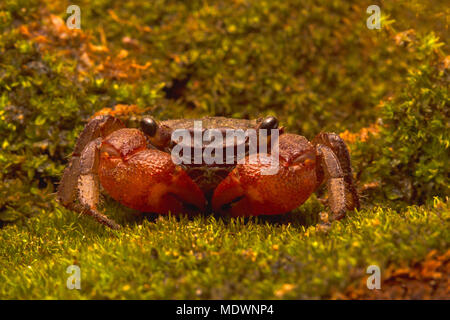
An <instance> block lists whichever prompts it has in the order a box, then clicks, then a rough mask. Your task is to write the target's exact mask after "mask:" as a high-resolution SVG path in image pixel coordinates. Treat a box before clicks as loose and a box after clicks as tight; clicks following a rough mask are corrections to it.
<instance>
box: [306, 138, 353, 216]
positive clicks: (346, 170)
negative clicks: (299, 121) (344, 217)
mask: <svg viewBox="0 0 450 320" xmlns="http://www.w3.org/2000/svg"><path fill="white" fill-rule="evenodd" d="M312 143H313V144H314V145H325V146H327V147H328V148H330V149H331V151H332V152H333V153H334V154H335V155H336V157H337V159H338V161H339V164H340V167H341V169H342V173H343V176H344V181H345V194H346V206H347V210H353V209H355V208H356V209H359V208H360V203H359V197H358V193H357V191H356V186H355V183H354V181H353V173H352V167H351V162H350V153H349V152H348V149H347V146H346V145H345V142H344V140H342V138H341V137H339V135H337V134H335V133H329V132H322V133H319V134H318V135H317V136H316V137H315V138H314V139H313V141H312Z"/></svg>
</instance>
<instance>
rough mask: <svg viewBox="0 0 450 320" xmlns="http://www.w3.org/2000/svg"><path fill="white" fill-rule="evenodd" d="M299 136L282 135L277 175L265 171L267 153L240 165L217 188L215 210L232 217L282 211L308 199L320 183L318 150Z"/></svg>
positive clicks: (250, 158) (214, 202) (248, 159)
mask: <svg viewBox="0 0 450 320" xmlns="http://www.w3.org/2000/svg"><path fill="white" fill-rule="evenodd" d="M297 137H298V136H295V137H294V136H293V135H288V134H285V135H283V136H281V137H280V158H279V159H280V162H279V170H278V173H276V174H272V175H264V174H262V172H263V170H267V169H268V168H269V166H270V161H271V159H270V158H269V157H270V156H268V155H261V154H259V155H253V156H250V157H247V158H246V159H245V160H246V161H245V164H239V165H237V166H236V168H235V169H234V170H233V171H232V172H231V173H230V174H229V175H228V177H227V178H225V179H224V180H223V181H222V182H221V183H220V184H219V186H218V187H217V188H216V190H215V192H214V195H213V198H212V207H213V210H214V211H216V212H221V213H224V214H230V215H231V216H253V215H269V214H281V213H286V212H289V211H291V210H293V209H295V208H296V207H298V206H299V205H301V204H302V203H303V202H305V201H306V200H307V199H308V197H309V196H310V195H311V193H312V192H314V190H315V189H316V188H317V185H318V182H317V177H316V170H315V153H314V149H313V148H312V146H311V145H309V143H306V142H304V141H297V140H298V138H297ZM305 140H306V139H305ZM252 160H253V161H252ZM252 162H253V163H252ZM266 172H267V171H266Z"/></svg>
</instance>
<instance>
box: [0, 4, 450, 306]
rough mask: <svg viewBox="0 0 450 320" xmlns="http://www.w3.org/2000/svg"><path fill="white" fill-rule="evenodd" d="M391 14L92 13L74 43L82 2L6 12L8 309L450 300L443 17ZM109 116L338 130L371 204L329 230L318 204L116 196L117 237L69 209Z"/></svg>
mask: <svg viewBox="0 0 450 320" xmlns="http://www.w3.org/2000/svg"><path fill="white" fill-rule="evenodd" d="M378 2H379V3H378V4H379V5H380V7H381V10H382V28H381V29H380V30H370V29H368V28H367V27H366V19H367V17H368V14H367V13H366V8H367V7H368V6H369V5H372V4H374V3H373V1H369V0H367V1H366V0H363V1H353V2H352V1H312V0H302V1H300V0H285V1H260V0H247V1H243V0H233V1H231V0H230V1H229V0H226V1H224V0H215V1H203V0H201V1H196V0H192V1H184V2H183V1H174V0H161V1H136V0H134V1H127V2H122V1H112V0H95V1H91V0H89V1H87V0H83V1H78V3H77V4H78V5H79V6H80V8H81V30H69V29H68V28H67V27H66V25H65V19H67V17H68V14H66V8H67V6H68V3H67V1H62V0H61V1H55V0H44V1H40V0H39V1H38V0H5V1H1V2H0V147H1V148H0V181H2V184H1V185H0V298H3V299H43V298H49V299H55V298H66V299H79V298H83V299H92V298H94V299H103V298H111V299H122V298H136V299H146V298H149V299H162V298H164V299H182V298H185V299H189V298H192V299H196V298H205V299H217V298H232V299H234V298H246V299H257V298H275V299H289V298H294V299H298V298H371V297H374V298H376V297H384V298H386V297H388V298H449V297H450V293H449V292H448V289H447V291H445V290H444V291H442V290H441V289H440V288H443V287H447V288H448V287H449V286H448V285H447V284H448V282H445V281H446V279H447V280H448V278H449V274H450V270H448V266H449V265H450V263H449V247H450V246H449V244H450V234H449V233H450V231H449V230H450V228H449V219H450V213H449V203H448V198H447V197H448V195H449V185H450V184H449V174H450V173H449V166H448V163H449V146H450V136H449V135H450V121H449V118H450V114H449V112H450V94H449V85H448V84H449V82H450V56H448V55H447V54H446V53H445V51H446V50H448V39H449V36H448V19H447V17H448V6H446V5H445V4H444V2H443V1H439V0H434V1H430V0H427V1H425V0H413V1H411V0H399V1H378ZM97 112H103V113H104V112H109V113H114V114H116V115H117V116H119V117H123V118H126V117H128V116H130V115H136V114H142V113H150V114H151V115H153V116H154V117H155V118H156V119H158V120H165V119H168V118H179V117H186V118H187V117H190V118H192V117H201V116H206V115H208V116H212V115H217V116H228V117H237V118H256V117H262V116H266V115H275V116H277V117H278V118H279V120H280V122H281V124H282V125H283V126H285V128H286V130H287V131H289V132H296V133H300V134H302V135H304V136H306V137H307V138H309V139H311V138H313V137H314V136H315V135H316V134H317V133H318V132H320V131H321V130H324V131H335V132H337V133H340V134H341V136H342V137H343V138H344V139H345V141H346V142H347V143H348V146H349V149H350V151H351V155H352V161H353V168H354V173H355V179H356V180H357V183H358V190H359V192H360V194H361V197H362V209H361V210H360V211H358V212H351V213H349V215H348V217H347V218H346V219H343V220H341V221H338V222H333V223H332V224H331V227H330V228H325V227H323V226H321V225H320V224H319V218H318V214H319V212H322V211H323V210H325V208H324V207H323V206H322V205H321V203H320V202H319V201H318V200H317V199H316V197H315V196H313V197H311V199H309V200H308V201H307V203H305V204H304V205H303V206H302V207H300V208H299V209H296V210H294V211H293V212H291V213H289V214H287V215H282V216H278V217H258V218H252V219H229V218H220V217H217V216H199V217H196V218H192V219H188V218H186V217H168V216H159V217H158V216H146V217H144V218H142V217H135V216H133V215H132V214H131V213H130V211H129V210H127V209H125V208H123V207H122V206H120V205H118V204H117V203H115V202H114V201H111V200H110V199H106V201H105V206H104V208H103V209H104V210H105V212H106V213H107V214H108V215H111V216H112V217H113V218H115V219H116V220H118V221H119V222H120V223H122V224H123V226H124V228H122V229H121V230H119V231H112V230H109V229H106V228H105V227H104V226H102V225H99V224H97V223H96V222H95V221H93V220H92V219H91V218H89V217H85V216H78V215H77V214H76V213H74V212H70V211H68V210H66V209H64V208H62V207H61V206H59V205H58V204H57V203H56V201H55V199H54V198H55V197H54V192H55V187H56V186H57V184H58V181H59V179H60V177H61V173H62V170H63V169H64V167H65V165H66V164H67V161H68V157H69V155H70V153H71V152H72V150H73V147H74V143H75V140H76V138H77V136H78V135H79V133H80V132H81V130H82V128H83V126H84V125H85V124H86V122H87V121H88V120H89V118H90V117H91V116H92V115H93V114H95V113H97ZM74 264H75V265H78V266H80V268H81V290H69V289H67V287H66V280H67V278H68V277H69V274H67V273H66V269H67V267H68V266H70V265H74ZM369 265H378V266H379V267H380V268H381V276H382V279H385V280H386V281H385V282H383V280H382V289H383V290H384V291H383V290H382V293H383V294H382V295H375V294H372V293H373V291H370V290H367V288H366V287H365V280H366V278H367V276H368V275H367V274H366V273H365V272H366V268H367V267H368V266H369ZM399 277H400V278H401V279H403V280H405V279H406V280H405V281H407V283H406V284H403V283H402V284H401V285H397V284H398V283H397V282H395V281H397V280H395V279H398V278H399ZM393 279H394V280H393ZM396 283H397V284H396ZM413 284H414V285H413ZM417 284H419V285H417ZM418 287H419V289H417V288H418ZM402 288H403V289H402ZM405 288H406V289H405ZM408 288H410V289H411V288H412V289H411V290H412V291H411V290H410V289H408ZM420 288H422V289H423V288H427V289H426V290H422V289H420ZM402 290H403V291H402ZM400 291H401V292H400Z"/></svg>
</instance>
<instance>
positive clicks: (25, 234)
mask: <svg viewBox="0 0 450 320" xmlns="http://www.w3.org/2000/svg"><path fill="white" fill-rule="evenodd" d="M306 207H308V205H307V206H306ZM114 212H116V213H115V214H114ZM108 213H110V214H111V213H112V215H113V216H116V217H119V218H120V217H121V216H122V220H123V221H122V222H123V223H124V225H125V227H124V228H123V229H122V230H119V231H112V230H110V229H107V228H105V227H104V226H102V225H100V224H97V223H96V222H95V221H93V220H92V219H91V218H89V217H85V216H82V217H79V216H78V215H76V214H75V213H73V212H70V211H67V210H65V209H60V208H59V209H57V210H55V211H53V212H51V213H45V214H41V215H39V216H37V217H34V218H31V219H28V220H26V221H25V222H23V223H18V224H15V225H8V226H6V227H5V228H4V229H3V230H2V231H1V232H0V257H1V258H0V270H1V272H0V284H1V285H0V296H1V297H2V298H8V299H23V298H32V299H42V298H45V299H47V298H48V299H55V298H56V299H61V298H62V299H80V298H82V299H122V298H125V299H198V298H205V299H282V298H292V299H304V298H341V297H342V294H341V293H340V292H343V291H344V290H345V289H346V288H347V287H348V286H350V285H354V286H356V285H357V284H359V283H361V282H362V281H365V279H366V278H367V276H368V275H366V269H367V267H368V266H370V265H378V266H379V267H380V269H381V275H382V277H385V276H386V273H385V272H384V271H385V270H388V269H392V267H393V266H394V267H395V266H397V267H405V262H407V263H408V262H409V261H420V260H422V259H425V257H426V256H427V254H428V253H429V252H430V251H432V250H436V251H437V252H441V253H442V252H445V251H446V250H448V243H449V241H450V223H449V222H450V210H449V204H448V202H441V201H438V200H436V201H435V204H434V205H433V206H432V207H429V208H424V207H409V208H405V209H404V210H403V211H393V210H390V209H383V208H374V209H372V210H362V211H360V212H355V213H352V214H350V215H349V217H348V218H347V219H344V220H342V221H339V222H334V223H333V224H332V225H331V228H330V229H324V228H322V227H320V226H317V225H312V226H309V227H308V226H307V225H306V226H305V223H304V222H300V221H298V219H296V218H295V217H296V216H297V215H301V214H308V212H301V211H298V212H296V214H292V215H291V216H290V217H286V219H284V221H280V222H277V221H276V219H275V220H274V219H267V218H260V219H250V220H249V221H244V219H221V218H217V217H213V216H206V217H203V216H199V217H196V218H193V219H188V218H186V217H179V218H175V217H167V216H165V217H163V216H160V217H157V218H156V219H154V220H153V221H149V220H148V219H134V218H132V219H130V218H128V219H125V217H126V216H123V210H121V208H120V207H118V206H114V205H112V206H109V209H108ZM127 220H128V221H127ZM447 256H448V255H447ZM448 259H450V257H447V260H448ZM73 264H75V265H78V266H80V269H81V290H69V289H68V288H67V287H66V281H67V278H68V277H69V276H70V275H69V274H67V273H66V269H67V267H68V266H70V265H73ZM406 266H408V265H406ZM447 276H448V274H445V273H444V274H439V273H431V274H429V275H426V277H425V280H424V285H426V283H427V282H428V281H442V280H445V277H447ZM382 279H383V278H382ZM382 289H383V287H382ZM384 289H385V290H386V289H387V288H384ZM366 290H367V294H369V293H370V291H369V290H368V289H366ZM369 297H370V295H369ZM394 297H395V296H394ZM416 298H436V297H434V296H433V295H432V294H428V295H423V296H419V297H416ZM439 298H445V296H440V297H439Z"/></svg>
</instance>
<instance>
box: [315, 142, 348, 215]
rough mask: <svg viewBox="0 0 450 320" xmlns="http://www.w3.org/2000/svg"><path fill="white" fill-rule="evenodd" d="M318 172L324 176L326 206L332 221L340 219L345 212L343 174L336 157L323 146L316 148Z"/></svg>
mask: <svg viewBox="0 0 450 320" xmlns="http://www.w3.org/2000/svg"><path fill="white" fill-rule="evenodd" d="M317 156H318V159H319V164H320V166H319V168H320V169H319V170H320V171H321V172H322V173H323V174H324V175H325V181H326V182H327V188H328V193H329V194H328V205H329V206H330V209H331V213H332V214H333V220H339V219H342V218H343V217H344V216H345V212H346V210H347V207H346V201H345V182H344V173H343V171H342V168H341V165H340V163H339V160H338V159H337V156H336V155H335V154H334V153H333V151H331V149H330V148H328V147H327V146H324V145H318V146H317Z"/></svg>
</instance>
